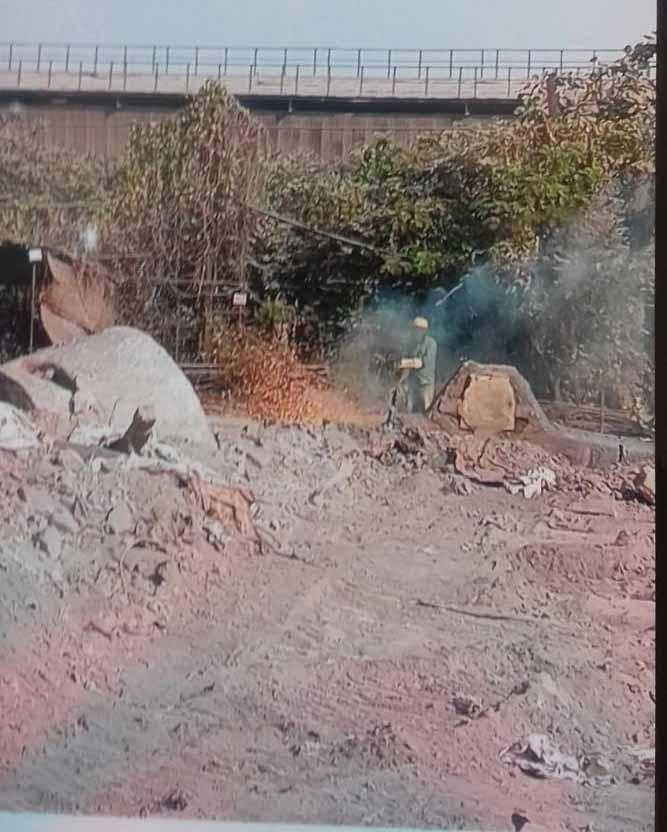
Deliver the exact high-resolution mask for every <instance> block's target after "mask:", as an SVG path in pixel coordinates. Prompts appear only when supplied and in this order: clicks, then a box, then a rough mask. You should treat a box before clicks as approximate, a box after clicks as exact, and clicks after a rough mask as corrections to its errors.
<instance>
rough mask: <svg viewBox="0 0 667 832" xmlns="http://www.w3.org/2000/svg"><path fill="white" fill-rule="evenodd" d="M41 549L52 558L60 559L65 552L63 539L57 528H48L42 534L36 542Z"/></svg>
mask: <svg viewBox="0 0 667 832" xmlns="http://www.w3.org/2000/svg"><path fill="white" fill-rule="evenodd" d="M36 543H37V545H38V546H39V548H40V549H41V550H42V551H43V552H46V554H47V555H48V556H49V557H50V558H59V557H60V555H61V554H62V551H63V538H62V535H61V533H60V532H59V531H58V529H56V528H55V526H51V525H49V526H47V527H46V528H45V529H44V531H43V532H40V533H39V535H38V536H37V540H36Z"/></svg>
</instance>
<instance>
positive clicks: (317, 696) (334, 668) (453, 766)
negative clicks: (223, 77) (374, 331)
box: [0, 420, 655, 832]
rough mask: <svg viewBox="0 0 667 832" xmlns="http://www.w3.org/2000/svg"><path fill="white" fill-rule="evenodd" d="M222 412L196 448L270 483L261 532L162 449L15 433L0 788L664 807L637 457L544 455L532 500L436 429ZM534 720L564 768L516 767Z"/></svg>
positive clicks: (3, 606) (446, 804)
mask: <svg viewBox="0 0 667 832" xmlns="http://www.w3.org/2000/svg"><path fill="white" fill-rule="evenodd" d="M217 430H218V444H219V451H218V452H217V453H216V454H214V455H211V454H209V453H205V452H198V451H197V449H196V448H192V449H189V450H188V454H189V456H190V457H191V458H192V459H197V462H198V464H199V465H200V466H207V470H208V471H209V472H210V471H213V472H214V473H215V475H216V476H217V477H219V479H220V482H222V483H226V484H227V485H230V486H239V487H241V488H243V489H246V490H249V491H250V492H252V495H253V496H254V500H255V502H254V505H253V508H252V510H251V512H252V521H253V525H254V529H255V530H256V531H257V535H258V537H257V538H254V533H255V532H254V531H253V533H252V534H250V533H249V532H248V531H247V529H246V532H245V539H244V537H243V535H241V534H239V533H238V532H237V531H234V530H232V529H230V528H224V527H223V525H222V524H221V523H219V522H217V521H216V520H215V519H213V518H212V516H211V514H210V513H208V514H207V513H206V510H205V507H203V504H202V503H201V502H200V501H198V500H197V496H196V493H193V489H192V487H191V480H190V479H189V478H188V476H186V475H184V474H183V472H182V471H180V473H179V469H178V465H177V464H176V463H175V462H174V461H173V460H171V463H173V467H172V468H169V464H171V463H168V462H165V460H164V456H165V454H164V452H163V456H162V460H161V462H160V461H155V460H154V462H153V463H151V464H150V465H149V464H146V465H137V464H136V460H133V459H128V458H125V457H123V456H122V455H115V456H114V455H110V456H107V457H104V458H102V459H100V458H95V457H93V458H87V456H86V454H85V453H84V452H83V451H81V449H79V450H76V449H73V448H67V447H60V448H59V447H56V446H52V445H50V444H49V443H48V442H46V444H45V446H44V447H43V448H41V449H38V450H32V451H24V452H21V453H18V454H16V453H7V452H2V451H0V472H1V473H0V522H1V524H2V528H3V533H2V543H0V582H1V583H0V587H1V590H0V634H1V636H2V638H1V640H0V708H1V710H2V714H3V719H2V724H1V725H0V805H2V806H3V808H6V809H17V810H18V809H23V810H26V809H31V810H41V811H55V812H69V813H94V814H107V815H108V814H114V815H159V816H174V817H192V818H217V819H224V820H244V821H274V822H275V821H281V822H293V823H320V824H372V825H383V826H399V825H400V826H409V827H439V828H443V829H444V828H449V829H464V828H467V829H469V828H477V829H484V830H491V829H493V830H505V829H507V830H511V829H513V828H514V827H513V823H512V820H511V818H512V815H513V814H515V813H518V814H520V815H523V816H524V817H526V818H527V819H528V821H529V824H528V825H527V826H526V832H532V830H537V829H544V830H559V829H562V830H582V829H591V830H592V829H604V830H607V831H608V832H615V831H617V832H621V831H622V830H623V832H629V831H630V830H649V829H652V827H653V819H654V808H653V802H654V779H653V777H654V775H653V760H654V746H655V740H654V725H655V699H654V689H655V661H654V645H655V629H654V607H655V584H654V579H655V571H654V570H655V557H654V546H655V536H654V510H653V509H652V508H649V507H648V506H646V505H643V504H641V503H640V502H638V501H633V500H628V499H623V498H622V483H623V482H624V481H625V480H627V479H629V478H631V475H632V472H633V469H632V466H631V465H630V466H626V468H624V469H621V468H615V469H613V470H612V471H606V472H594V471H591V470H586V469H574V468H570V467H568V465H567V464H565V463H564V462H563V461H562V460H552V465H553V468H554V470H555V471H556V473H557V475H558V481H557V485H556V487H555V488H553V489H551V490H549V491H547V492H546V493H544V494H542V495H541V496H538V497H535V498H534V499H531V500H528V499H526V498H525V497H524V496H523V495H517V496H512V495H511V494H510V493H508V491H507V490H505V489H504V488H502V487H493V486H487V485H481V484H478V483H475V482H472V481H470V480H469V479H466V478H465V477H462V476H460V475H459V474H457V473H456V470H455V469H454V468H453V467H452V465H451V459H450V458H449V456H448V453H447V450H446V448H444V447H443V446H442V443H439V442H437V441H433V442H431V440H429V441H428V442H427V443H426V445H425V446H424V447H423V448H421V449H420V448H419V443H417V447H416V449H415V446H414V443H412V445H411V444H410V442H407V441H400V440H401V435H397V436H394V435H390V436H383V435H381V434H379V432H373V431H366V432H364V430H363V429H361V428H357V429H356V430H354V431H346V430H343V429H341V428H337V427H334V426H327V427H325V428H324V429H321V428H313V429H303V428H297V427H292V428H289V427H284V428H281V427H268V428H260V427H259V426H256V425H253V424H247V425H245V426H244V425H243V423H242V422H241V421H240V420H239V421H238V422H234V421H233V420H226V421H224V422H222V421H221V422H220V424H219V425H218V427H217ZM397 439H398V440H399V441H397ZM509 450H510V451H511V452H512V453H513V454H514V457H515V458H516V459H517V464H518V465H523V466H524V468H528V467H529V466H530V464H531V459H532V457H531V454H532V450H531V449H530V447H529V446H528V445H527V443H518V442H514V443H512V445H511V447H510V449H509ZM180 452H181V453H182V452H183V451H182V449H180ZM167 456H168V454H167ZM238 508H239V513H240V511H241V508H242V506H239V507H238ZM236 516H237V519H238V515H236ZM240 525H241V526H242V525H243V524H242V523H241V524H240ZM250 538H252V539H250ZM258 540H259V541H260V542H259V543H258ZM533 734H539V735H545V736H546V737H547V738H548V739H549V741H550V742H551V743H552V745H553V746H554V747H555V748H556V749H558V751H559V752H561V753H562V754H565V755H572V756H573V757H574V758H576V764H577V773H576V776H575V778H574V779H572V780H567V779H560V778H559V777H558V776H556V774H557V773H558V772H554V776H546V777H542V778H538V777H534V776H531V775H530V774H528V773H526V772H525V771H523V770H522V769H521V768H520V767H519V766H518V765H513V764H511V758H510V756H509V755H508V754H504V753H503V752H505V751H506V750H507V749H508V748H511V747H512V746H514V744H515V743H523V742H524V741H525V740H526V738H527V737H528V736H529V735H533Z"/></svg>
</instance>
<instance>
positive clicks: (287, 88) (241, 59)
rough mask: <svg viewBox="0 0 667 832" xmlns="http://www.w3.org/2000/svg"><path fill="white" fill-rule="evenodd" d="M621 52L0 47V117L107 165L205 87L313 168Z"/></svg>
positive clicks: (467, 120)
mask: <svg viewBox="0 0 667 832" xmlns="http://www.w3.org/2000/svg"><path fill="white" fill-rule="evenodd" d="M622 54H623V51H622V50H613V49H597V50H566V49H527V50H505V49H430V50H429V49H386V50H379V49H336V48H331V47H313V48H310V49H306V48H262V47H247V48H245V47H243V48H242V47H225V46H221V47H199V46H150V45H149V46H129V45H102V44H49V43H12V42H7V43H1V44H0V113H1V112H3V111H4V112H7V111H9V112H14V113H20V114H22V115H23V116H24V117H25V118H26V120H28V121H39V122H40V123H41V125H42V129H43V136H44V140H45V141H47V142H49V143H55V144H60V145H65V146H68V147H71V148H74V149H76V150H80V151H86V152H93V153H97V154H100V155H103V156H115V155H116V154H118V153H119V152H120V151H121V150H122V148H123V147H124V145H125V143H126V141H127V136H128V132H129V128H130V126H131V124H132V123H134V122H137V121H139V122H147V121H148V122H150V121H155V120H158V119H160V118H163V117H165V116H168V115H170V114H173V113H174V112H177V111H178V110H179V109H180V108H181V107H182V106H183V105H184V103H185V101H186V99H187V96H188V95H192V94H193V93H195V92H196V91H197V90H198V89H200V88H201V86H202V85H203V84H204V83H206V82H207V81H209V80H216V81H220V82H221V83H224V85H225V86H226V87H227V89H228V90H229V91H230V92H231V93H233V94H234V95H236V96H237V97H238V98H239V100H240V101H241V103H243V104H244V106H246V107H248V108H249V109H250V110H252V111H253V112H254V113H255V114H256V115H257V116H258V118H259V119H260V120H261V121H262V122H263V123H264V125H265V126H266V128H267V130H268V131H269V134H270V136H271V137H272V141H273V144H274V147H275V149H276V150H277V151H284V152H289V151H295V150H306V151H310V152H312V153H314V154H315V155H317V156H319V157H320V158H321V159H323V160H325V161H326V160H332V159H335V158H340V157H341V156H344V155H346V154H347V153H348V152H349V150H350V149H351V148H352V147H353V146H354V145H356V144H358V143H360V142H364V141H368V139H370V138H372V137H373V136H376V135H380V134H384V135H386V134H389V135H391V136H392V137H393V138H395V139H397V140H399V141H403V142H407V141H410V140H411V139H412V138H414V137H415V136H416V135H418V134H420V133H423V132H426V131H429V130H442V129H446V128H447V127H451V126H453V125H454V124H455V123H460V125H461V126H468V125H474V124H479V123H480V122H481V121H484V120H486V119H489V118H498V117H507V116H510V115H511V114H512V113H513V111H514V109H515V107H516V104H517V100H518V96H519V95H520V93H521V91H522V90H523V89H525V88H526V86H527V85H528V84H530V82H531V80H534V79H536V78H539V77H540V76H541V75H542V74H543V73H545V72H558V73H574V74H582V73H586V72H587V71H589V70H590V68H591V66H592V65H593V64H594V63H595V61H597V60H601V61H605V62H608V61H611V60H614V59H615V58H618V57H620V56H621V55H622Z"/></svg>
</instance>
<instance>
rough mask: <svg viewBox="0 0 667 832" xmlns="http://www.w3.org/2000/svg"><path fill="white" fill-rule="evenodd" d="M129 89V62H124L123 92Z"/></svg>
mask: <svg viewBox="0 0 667 832" xmlns="http://www.w3.org/2000/svg"><path fill="white" fill-rule="evenodd" d="M126 89H127V61H123V92H125V90H126Z"/></svg>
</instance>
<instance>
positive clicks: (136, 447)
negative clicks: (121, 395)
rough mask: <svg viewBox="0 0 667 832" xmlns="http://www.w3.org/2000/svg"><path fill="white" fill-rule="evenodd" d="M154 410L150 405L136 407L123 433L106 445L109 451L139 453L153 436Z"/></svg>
mask: <svg viewBox="0 0 667 832" xmlns="http://www.w3.org/2000/svg"><path fill="white" fill-rule="evenodd" d="M155 421H156V419H155V412H154V411H153V408H152V407H150V405H144V406H143V407H138V408H137V409H136V410H135V411H134V416H133V417H132V422H131V424H130V426H129V428H128V429H127V430H126V431H125V433H124V434H123V435H122V436H121V437H120V439H117V440H116V441H115V442H111V443H110V444H109V445H108V446H107V447H108V448H109V450H110V451H118V452H119V453H123V454H140V453H141V452H142V450H143V449H144V447H145V446H146V444H147V443H148V442H149V440H150V439H151V438H152V436H153V428H154V427H155Z"/></svg>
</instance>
